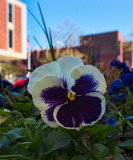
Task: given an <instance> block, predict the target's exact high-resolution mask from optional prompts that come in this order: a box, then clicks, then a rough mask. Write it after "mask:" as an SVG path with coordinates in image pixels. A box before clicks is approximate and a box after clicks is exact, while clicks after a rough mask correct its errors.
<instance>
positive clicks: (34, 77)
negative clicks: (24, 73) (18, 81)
mask: <svg viewBox="0 0 133 160" xmlns="http://www.w3.org/2000/svg"><path fill="white" fill-rule="evenodd" d="M59 73H60V67H59V65H58V63H57V62H55V61H53V62H50V63H47V64H45V65H42V66H40V67H38V68H36V69H35V70H34V71H33V72H32V73H31V75H30V77H29V83H28V86H27V88H28V91H29V93H31V94H32V90H33V88H34V85H35V84H36V82H38V81H40V80H41V79H42V78H43V77H46V76H56V75H58V74H59Z"/></svg>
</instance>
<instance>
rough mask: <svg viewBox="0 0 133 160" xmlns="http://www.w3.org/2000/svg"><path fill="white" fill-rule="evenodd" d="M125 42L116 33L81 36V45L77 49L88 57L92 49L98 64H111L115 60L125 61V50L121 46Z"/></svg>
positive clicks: (117, 32) (118, 33)
mask: <svg viewBox="0 0 133 160" xmlns="http://www.w3.org/2000/svg"><path fill="white" fill-rule="evenodd" d="M125 42H126V41H125V39H124V37H122V36H121V34H120V32H119V31H114V32H107V33H101V34H94V35H88V36H81V37H80V45H79V46H78V47H76V48H75V49H77V50H78V51H80V52H81V53H83V54H86V55H88V54H89V52H90V50H91V49H92V52H93V58H95V59H96V60H97V62H105V63H109V62H110V61H112V60H113V59H119V60H121V61H123V59H122V55H123V48H122V45H121V44H123V43H125Z"/></svg>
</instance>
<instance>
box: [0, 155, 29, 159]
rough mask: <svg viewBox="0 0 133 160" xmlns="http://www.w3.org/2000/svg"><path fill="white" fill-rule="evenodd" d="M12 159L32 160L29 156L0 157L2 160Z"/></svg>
mask: <svg viewBox="0 0 133 160" xmlns="http://www.w3.org/2000/svg"><path fill="white" fill-rule="evenodd" d="M4 158H6V159H10V158H17V159H18V158H19V159H25V160H31V158H29V157H27V156H23V155H16V154H14V155H0V159H4Z"/></svg>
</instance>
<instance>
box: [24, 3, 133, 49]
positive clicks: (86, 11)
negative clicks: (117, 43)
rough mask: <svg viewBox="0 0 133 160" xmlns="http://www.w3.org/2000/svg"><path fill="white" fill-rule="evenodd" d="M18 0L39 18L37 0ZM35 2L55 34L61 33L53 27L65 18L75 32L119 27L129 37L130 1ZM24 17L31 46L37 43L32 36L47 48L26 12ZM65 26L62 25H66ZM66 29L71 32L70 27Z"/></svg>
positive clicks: (131, 29) (131, 23) (132, 17)
mask: <svg viewBox="0 0 133 160" xmlns="http://www.w3.org/2000/svg"><path fill="white" fill-rule="evenodd" d="M21 1H22V2H24V3H26V4H27V7H28V8H29V9H30V10H31V11H32V13H33V14H34V15H35V16H36V17H37V19H38V20H39V21H41V19H40V14H39V10H38V7H37V0H21ZM39 3H40V5H41V8H42V11H43V14H44V17H45V21H46V24H47V26H48V27H50V28H51V30H54V32H55V33H56V31H57V30H58V33H57V34H60V33H62V32H65V31H64V29H63V28H61V29H60V33H59V29H57V26H59V25H60V26H62V24H63V25H64V22H63V20H64V19H67V20H69V21H70V24H75V26H77V27H78V31H79V32H78V31H77V32H78V35H80V34H81V35H82V34H83V35H89V34H95V33H101V32H109V31H115V30H119V31H120V32H121V34H122V35H123V36H124V37H125V38H126V39H128V40H130V39H131V38H132V37H131V36H129V35H130V34H131V33H133V0H39ZM27 16H28V17H27V20H28V26H27V32H28V35H30V44H31V48H34V47H35V46H36V45H37V44H36V42H35V41H34V39H33V36H35V37H36V38H37V40H38V41H39V43H40V44H41V45H42V46H44V48H47V42H46V40H45V36H44V34H43V32H42V31H41V28H40V27H39V26H38V24H37V23H36V22H35V20H34V19H33V18H32V16H31V15H30V14H29V13H28V12H27ZM68 26H69V25H67V24H65V27H66V28H67V27H68ZM66 28H65V29H66ZM67 32H70V33H71V29H69V31H67ZM62 35H63V34H62Z"/></svg>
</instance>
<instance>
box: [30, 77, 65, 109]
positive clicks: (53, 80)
mask: <svg viewBox="0 0 133 160" xmlns="http://www.w3.org/2000/svg"><path fill="white" fill-rule="evenodd" d="M62 85H63V84H62V81H61V80H60V79H59V78H58V77H56V76H47V77H44V78H42V79H41V80H40V81H37V82H36V83H35V86H34V88H33V90H32V97H33V102H34V104H35V106H36V107H37V108H38V109H39V110H41V111H43V110H44V109H45V108H46V107H47V106H48V105H49V103H48V102H47V101H48V100H47V99H48V98H50V99H52V98H54V95H53V97H52V96H51V95H50V97H48V96H47V95H46V97H42V96H41V93H42V92H43V91H45V90H46V89H47V90H48V88H50V89H51V88H55V87H58V86H62ZM53 94H54V92H53ZM45 102H46V103H45Z"/></svg>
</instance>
